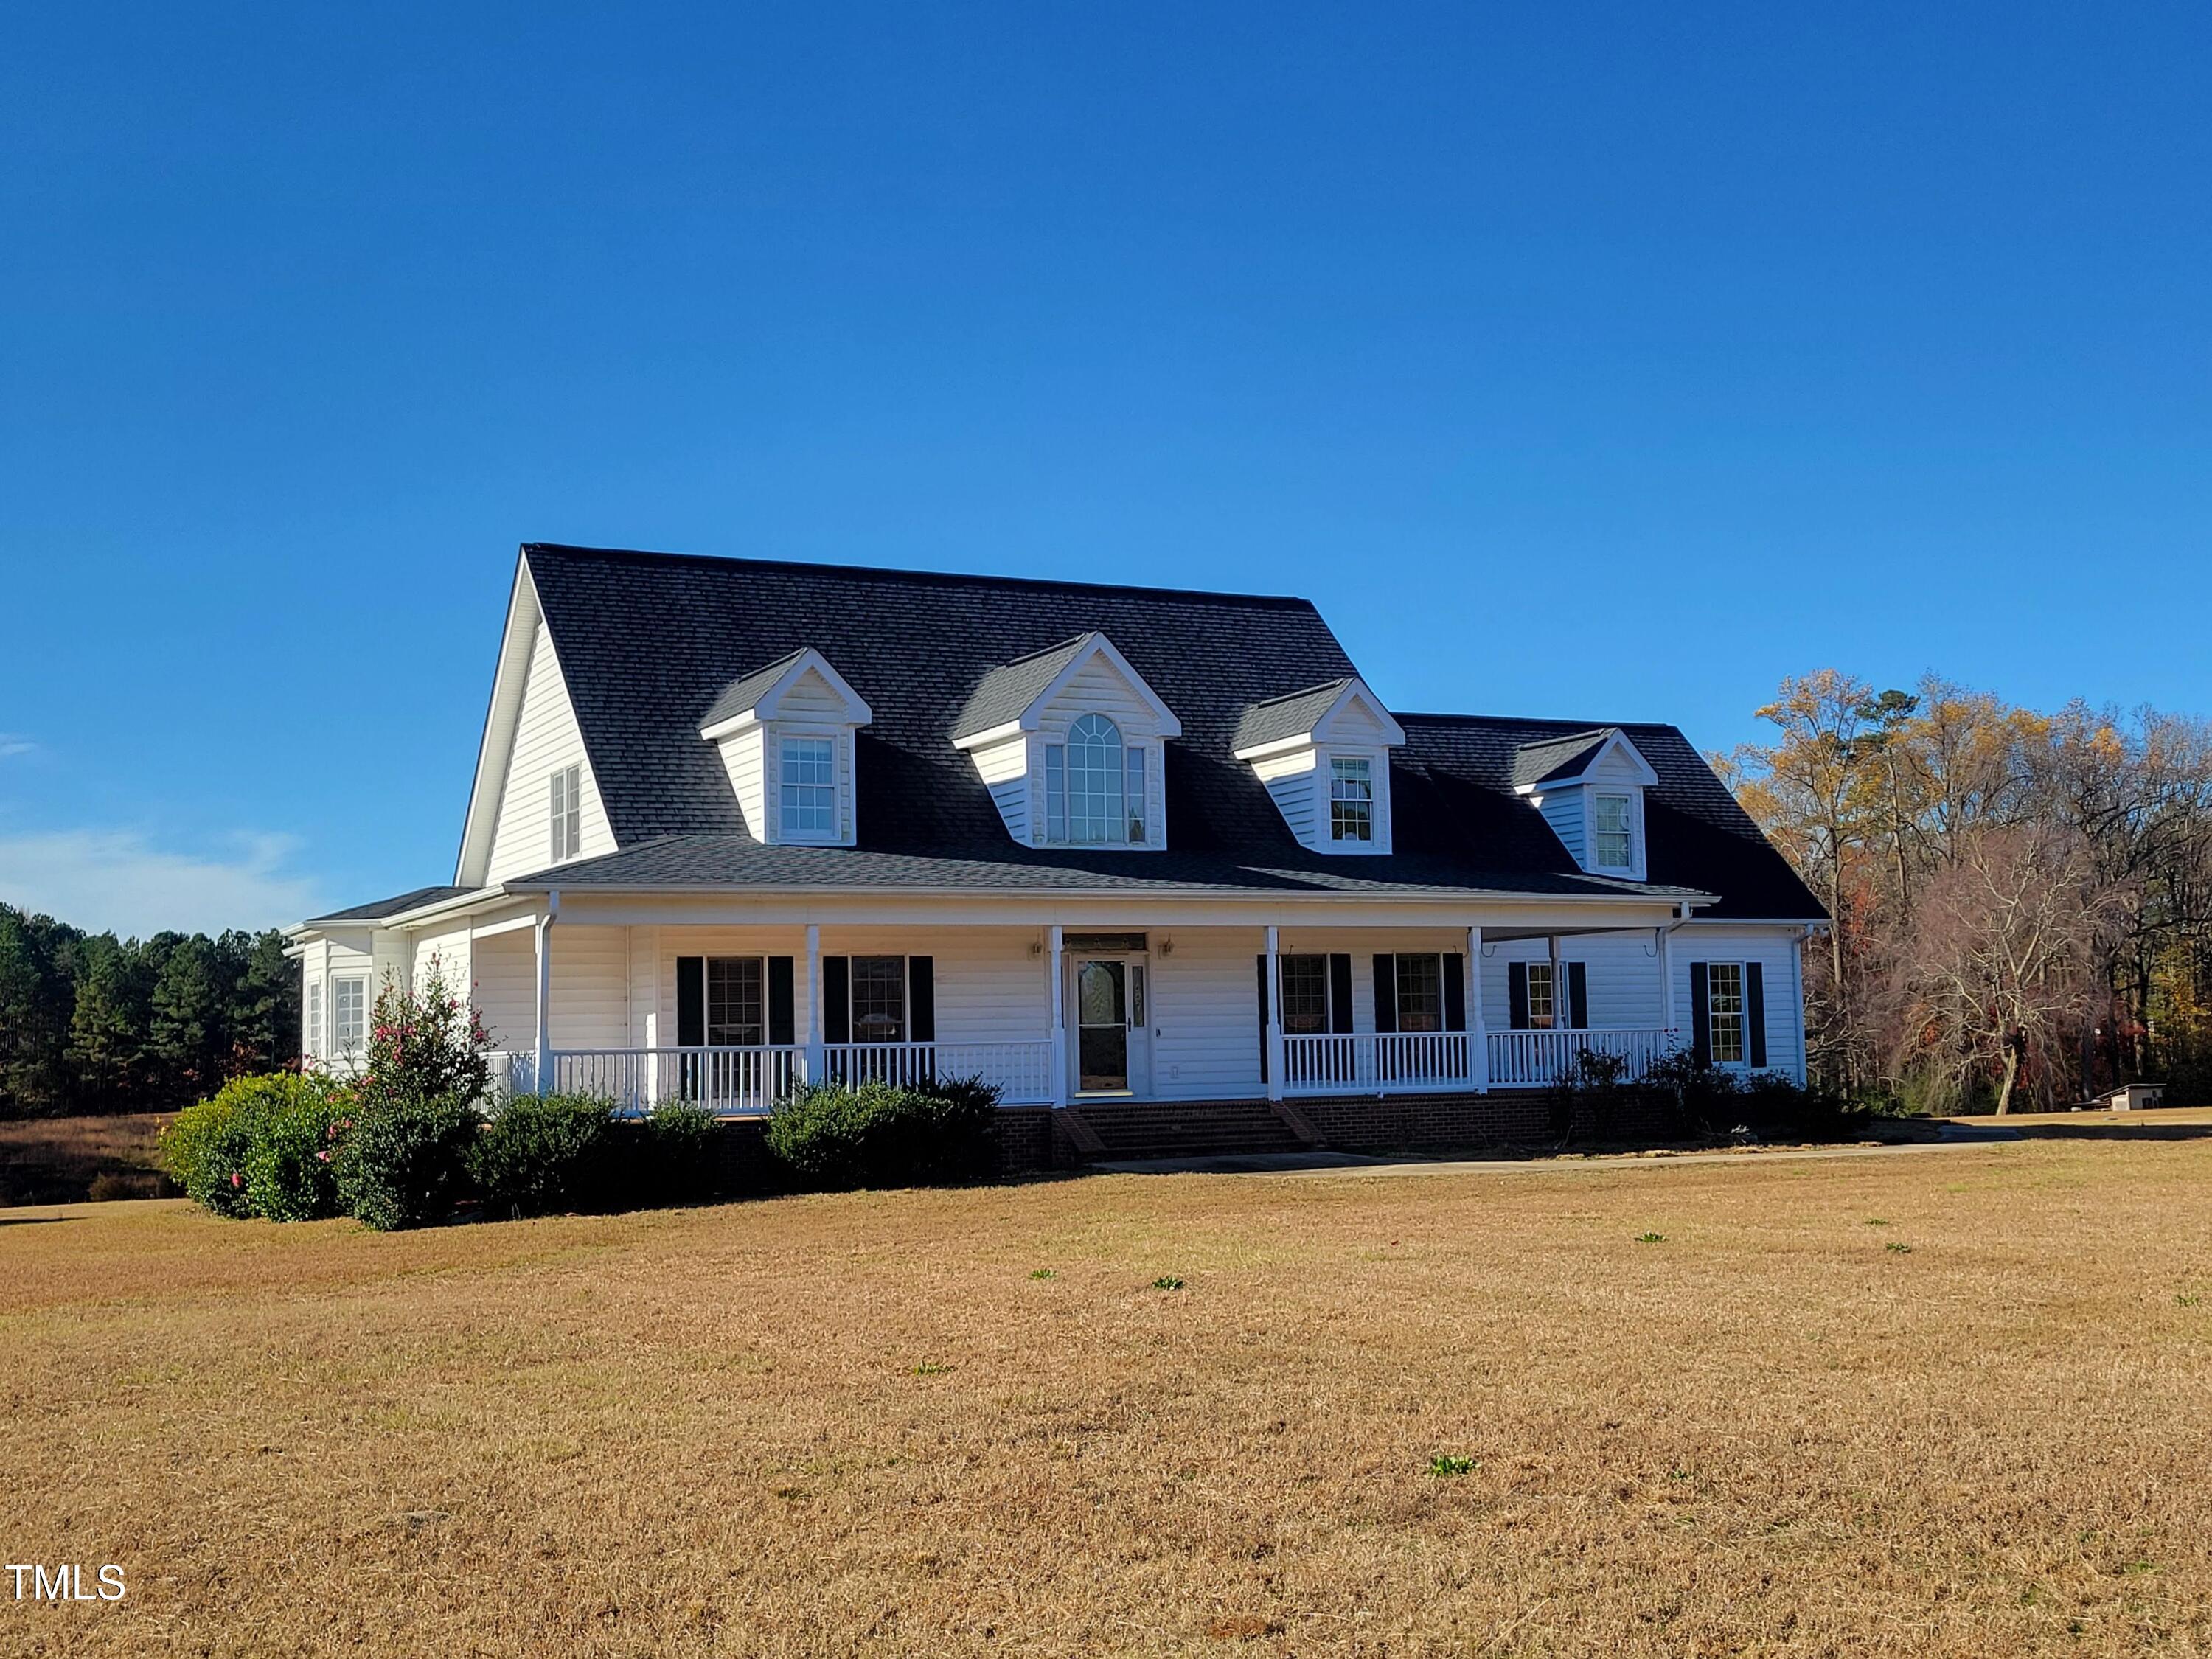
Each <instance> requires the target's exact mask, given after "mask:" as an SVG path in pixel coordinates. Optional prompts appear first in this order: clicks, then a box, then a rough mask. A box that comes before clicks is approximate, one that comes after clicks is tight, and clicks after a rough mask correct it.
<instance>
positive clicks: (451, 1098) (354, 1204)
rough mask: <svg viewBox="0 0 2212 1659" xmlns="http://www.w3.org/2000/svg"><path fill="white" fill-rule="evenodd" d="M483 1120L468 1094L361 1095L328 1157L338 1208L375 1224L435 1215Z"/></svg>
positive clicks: (448, 1197)
mask: <svg viewBox="0 0 2212 1659" xmlns="http://www.w3.org/2000/svg"><path fill="white" fill-rule="evenodd" d="M482 1130H483V1115H482V1114H481V1113H479V1112H478V1111H477V1108H476V1103H475V1102H473V1101H471V1100H465V1099H463V1098H461V1097H459V1096H457V1095H442V1096H434V1097H431V1098H429V1099H427V1100H416V1099H410V1098H409V1097H404V1096H401V1097H388V1098H386V1099H383V1100H380V1101H376V1102H373V1103H372V1102H368V1101H364V1102H362V1103H361V1105H360V1106H359V1107H358V1108H357V1109H356V1111H355V1112H354V1114H353V1120H352V1127H350V1128H349V1129H348V1130H346V1132H345V1133H344V1134H343V1136H342V1137H341V1138H340V1139H339V1141H338V1154H337V1158H335V1159H333V1160H332V1161H333V1162H334V1163H335V1164H337V1172H338V1197H339V1200H340V1201H341V1202H343V1204H344V1206H345V1208H346V1212H347V1213H348V1214H349V1215H351V1216H353V1217H355V1218H356V1219H358V1220H360V1221H361V1222H362V1223H363V1224H365V1225H368V1226H371V1227H374V1228H375V1229H376V1230H377V1231H380V1232H390V1231H393V1230H394V1229H397V1228H400V1227H419V1226H422V1225H423V1224H425V1223H426V1222H431V1221H442V1220H443V1219H445V1218H446V1216H447V1213H448V1212H450V1211H451V1210H452V1209H453V1200H454V1197H455V1195H456V1194H458V1193H459V1191H460V1189H461V1186H462V1183H463V1182H464V1181H465V1179H466V1176H467V1171H468V1166H469V1154H470V1152H471V1149H472V1148H473V1147H474V1146H475V1145H476V1141H477V1136H478V1134H479V1133H481V1132H482Z"/></svg>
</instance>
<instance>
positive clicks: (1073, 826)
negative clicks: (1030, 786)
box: [1044, 714, 1145, 847]
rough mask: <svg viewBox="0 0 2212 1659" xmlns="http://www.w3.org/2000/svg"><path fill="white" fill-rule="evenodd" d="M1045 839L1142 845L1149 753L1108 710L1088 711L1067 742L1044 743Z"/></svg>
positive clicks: (1080, 843)
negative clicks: (1127, 738) (1124, 736)
mask: <svg viewBox="0 0 2212 1659" xmlns="http://www.w3.org/2000/svg"><path fill="white" fill-rule="evenodd" d="M1044 787H1045V839H1046V840H1047V841H1048V842H1065V843H1067V844H1070V845H1073V846H1077V847H1100V846H1109V845H1128V844H1131V843H1133V844H1135V845H1138V846H1142V845H1143V844H1144V841H1145V751H1144V750H1142V749H1139V748H1138V747H1136V746H1135V745H1134V744H1127V745H1125V744H1123V743H1122V741H1121V727H1120V726H1116V725H1115V724H1114V722H1113V721H1112V720H1109V719H1107V718H1106V716H1105V715H1103V714H1085V715H1083V716H1082V717H1081V718H1079V720H1076V721H1075V722H1074V724H1073V725H1072V726H1069V727H1068V728H1067V741H1066V743H1064V744H1062V743H1048V744H1045V746H1044Z"/></svg>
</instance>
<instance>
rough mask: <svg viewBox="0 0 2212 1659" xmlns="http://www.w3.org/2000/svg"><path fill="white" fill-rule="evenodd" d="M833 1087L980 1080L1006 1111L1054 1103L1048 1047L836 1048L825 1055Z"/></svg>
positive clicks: (954, 1044)
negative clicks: (990, 1086)
mask: <svg viewBox="0 0 2212 1659" xmlns="http://www.w3.org/2000/svg"><path fill="white" fill-rule="evenodd" d="M822 1069H823V1074H824V1075H825V1076H827V1077H828V1078H829V1080H830V1081H831V1082H832V1083H894V1084H900V1085H913V1084H917V1083H932V1082H938V1081H942V1080H947V1079H953V1078H963V1077H980V1078H981V1079H983V1081H984V1082H986V1083H993V1084H996V1085H998V1088H999V1099H1000V1103H1001V1104H1002V1105H1007V1106H1021V1105H1035V1104H1036V1103H1039V1102H1042V1101H1048V1100H1050V1099H1051V1098H1052V1044H1050V1043H1049V1042H832V1043H830V1044H829V1045H828V1046H827V1047H825V1048H823V1051H822Z"/></svg>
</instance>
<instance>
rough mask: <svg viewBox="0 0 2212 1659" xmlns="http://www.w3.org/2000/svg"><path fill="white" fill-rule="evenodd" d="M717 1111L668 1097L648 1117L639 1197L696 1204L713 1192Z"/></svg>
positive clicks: (647, 1200)
mask: <svg viewBox="0 0 2212 1659" xmlns="http://www.w3.org/2000/svg"><path fill="white" fill-rule="evenodd" d="M715 1133H716V1132H715V1128H714V1113H712V1112H710V1111H708V1109H707V1108H705V1107H704V1106H702V1105H701V1104H699V1103H698V1102H697V1101H696V1100H664V1101H662V1102H661V1103H660V1104H659V1105H658V1106H656V1107H654V1108H653V1115H652V1116H650V1117H648V1118H647V1119H646V1121H645V1146H644V1150H643V1155H642V1158H641V1164H642V1168H641V1170H640V1172H639V1174H640V1177H641V1178H640V1180H639V1182H638V1187H639V1195H638V1202H639V1203H640V1204H641V1205H652V1204H697V1203H702V1202H703V1201H704V1200H707V1199H708V1198H711V1197H712V1196H714V1188H715V1184H716V1181H717V1178H718V1176H719V1173H720V1172H719V1170H718V1169H717V1167H716V1161H715V1158H714V1136H715Z"/></svg>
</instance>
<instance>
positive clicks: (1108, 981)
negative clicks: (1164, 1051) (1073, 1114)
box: [1073, 957, 1152, 1095]
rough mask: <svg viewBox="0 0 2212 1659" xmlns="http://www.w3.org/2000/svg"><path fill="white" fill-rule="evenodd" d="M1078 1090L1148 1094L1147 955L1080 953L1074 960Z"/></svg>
mask: <svg viewBox="0 0 2212 1659" xmlns="http://www.w3.org/2000/svg"><path fill="white" fill-rule="evenodd" d="M1073 971H1074V980H1075V983H1074V987H1073V988H1074V993H1075V995H1074V999H1073V1000H1074V1003H1075V1091H1076V1092H1077V1093H1078V1094H1084V1095H1126V1094H1140V1093H1143V1092H1144V1091H1145V1090H1146V1087H1147V1085H1149V1083H1150V1081H1151V1079H1150V1077H1149V1076H1148V1075H1147V1073H1148V1072H1149V1069H1150V1068H1149V1066H1147V1065H1146V1061H1147V1060H1149V1058H1150V1056H1151V1049H1152V1045H1151V1043H1150V1042H1149V1041H1148V1040H1147V1039H1148V1038H1149V1037H1150V1036H1151V1033H1150V1031H1149V1030H1147V1028H1146V1024H1145V1021H1146V1006H1145V1001H1146V998H1145V990H1146V986H1145V963H1144V961H1143V959H1142V958H1138V959H1135V960H1131V959H1130V958H1127V957H1078V958H1077V959H1076V961H1075V963H1074V969H1073Z"/></svg>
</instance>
